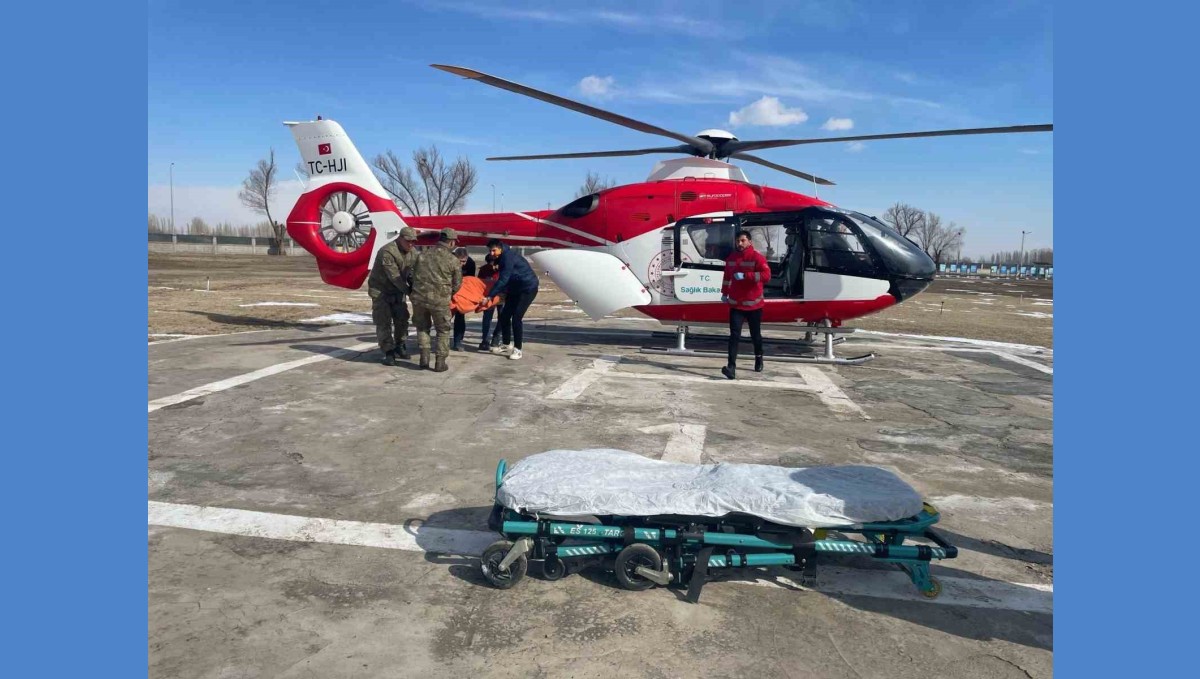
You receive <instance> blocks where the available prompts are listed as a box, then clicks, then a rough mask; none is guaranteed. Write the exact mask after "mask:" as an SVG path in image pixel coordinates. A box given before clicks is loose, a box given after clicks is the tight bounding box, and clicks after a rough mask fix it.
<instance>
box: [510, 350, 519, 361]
mask: <svg viewBox="0 0 1200 679" xmlns="http://www.w3.org/2000/svg"><path fill="white" fill-rule="evenodd" d="M520 359H521V350H520V349H513V350H512V353H511V354H509V355H508V360H510V361H519V360H520Z"/></svg>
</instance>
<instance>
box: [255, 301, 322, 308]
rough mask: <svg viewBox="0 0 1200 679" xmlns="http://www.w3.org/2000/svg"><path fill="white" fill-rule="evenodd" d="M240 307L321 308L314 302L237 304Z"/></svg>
mask: <svg viewBox="0 0 1200 679" xmlns="http://www.w3.org/2000/svg"><path fill="white" fill-rule="evenodd" d="M238 306H240V307H248V306H321V305H320V304H317V303H315V302H254V303H253V304H239V305H238Z"/></svg>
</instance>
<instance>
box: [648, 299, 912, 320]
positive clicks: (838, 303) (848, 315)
mask: <svg viewBox="0 0 1200 679" xmlns="http://www.w3.org/2000/svg"><path fill="white" fill-rule="evenodd" d="M895 303H896V298H894V297H892V296H891V295H880V296H879V297H877V298H875V299H862V300H844V299H840V300H832V301H824V302H816V301H814V302H805V301H803V300H794V299H768V300H767V301H766V305H765V306H763V317H762V320H763V323H795V322H797V321H801V322H804V323H818V322H820V321H822V320H824V319H826V318H828V319H832V320H833V321H834V325H840V324H841V321H848V320H850V319H852V318H858V317H860V316H866V315H867V314H872V313H875V312H876V311H880V310H882V309H886V308H888V307H890V306H892V305H893V304H895ZM634 308H635V309H637V310H638V311H640V312H642V313H644V314H646V315H647V316H649V317H651V318H654V319H657V320H660V321H669V322H673V323H687V322H692V323H724V322H726V321H728V320H729V309H730V307H729V305H728V304H722V303H720V302H711V303H703V304H695V303H693V304H660V305H656V306H650V305H647V306H639V307H634Z"/></svg>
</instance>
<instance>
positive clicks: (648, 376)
mask: <svg viewBox="0 0 1200 679" xmlns="http://www.w3.org/2000/svg"><path fill="white" fill-rule="evenodd" d="M605 376H606V377H620V378H623V379H630V380H656V381H663V380H667V381H671V382H698V383H702V384H719V385H730V386H735V387H763V388H765V389H790V390H792V391H807V392H809V393H811V394H816V393H818V392H819V391H820V388H818V387H814V386H812V385H809V384H801V383H800V382H778V381H774V380H728V379H725V378H724V377H692V376H688V375H667V374H659V373H635V372H617V371H615V370H614V371H612V372H609V373H607V374H606V375H605Z"/></svg>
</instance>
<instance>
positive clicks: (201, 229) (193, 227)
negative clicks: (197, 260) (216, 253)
mask: <svg viewBox="0 0 1200 679" xmlns="http://www.w3.org/2000/svg"><path fill="white" fill-rule="evenodd" d="M187 232H188V233H190V234H192V235H193V236H211V235H212V233H211V230H210V229H209V227H208V222H206V221H204V220H203V219H201V218H200V217H192V221H190V222H188V225H187Z"/></svg>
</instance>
